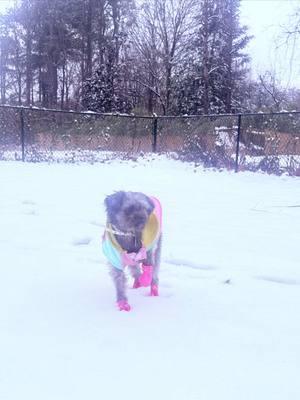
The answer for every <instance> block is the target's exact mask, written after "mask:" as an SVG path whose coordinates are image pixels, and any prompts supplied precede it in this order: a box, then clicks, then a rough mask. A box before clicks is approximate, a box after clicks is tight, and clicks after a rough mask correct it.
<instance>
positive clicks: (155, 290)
mask: <svg viewBox="0 0 300 400" xmlns="http://www.w3.org/2000/svg"><path fill="white" fill-rule="evenodd" d="M150 296H158V285H155V284H153V285H151V290H150Z"/></svg>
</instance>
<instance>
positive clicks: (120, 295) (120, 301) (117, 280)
mask: <svg viewBox="0 0 300 400" xmlns="http://www.w3.org/2000/svg"><path fill="white" fill-rule="evenodd" d="M110 275H111V277H112V279H113V282H114V285H115V289H116V296H117V305H118V307H119V310H120V311H130V305H129V304H128V300H127V296H126V277H125V274H124V272H123V271H122V270H120V269H118V268H115V267H113V266H112V265H111V266H110Z"/></svg>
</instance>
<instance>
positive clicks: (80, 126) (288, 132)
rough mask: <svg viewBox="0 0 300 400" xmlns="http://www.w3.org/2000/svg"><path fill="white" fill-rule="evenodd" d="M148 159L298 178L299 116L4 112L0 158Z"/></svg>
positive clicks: (15, 109)
mask: <svg viewBox="0 0 300 400" xmlns="http://www.w3.org/2000/svg"><path fill="white" fill-rule="evenodd" d="M151 152H158V153H164V154H168V155H169V156H170V157H176V158H179V159H180V160H182V161H188V162H194V163H196V164H198V165H204V166H205V167H213V168H219V169H220V168H226V169H234V170H235V171H238V170H250V171H264V172H268V173H273V174H277V175H280V174H283V173H287V174H289V175H300V112H292V113H275V114H244V115H207V116H182V117H136V116H129V115H110V114H97V113H91V112H70V111H59V110H44V109H36V108H26V107H11V106H0V159H5V160H23V161H32V162H39V161H58V162H59V161H63V162H77V161H88V162H95V161H102V162H105V161H107V160H111V159H115V158H119V159H120V158H121V159H136V158H137V157H139V156H140V155H143V154H145V153H151Z"/></svg>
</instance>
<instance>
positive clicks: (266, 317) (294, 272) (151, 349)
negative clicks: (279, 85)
mask: <svg viewBox="0 0 300 400" xmlns="http://www.w3.org/2000/svg"><path fill="white" fill-rule="evenodd" d="M0 188H1V194H0V399H1V400H20V399H22V400H77V399H78V400H83V399H88V400H93V399H95V400H99V399H105V400H114V399H124V400H125V399H126V400H127V399H128V400H130V399H132V400H140V399H141V400H153V399H157V400H227V399H228V400H248V399H249V400H254V399H255V400H267V399H270V400H277V399H278V400H279V399H280V400H283V399H288V400H298V399H299V398H300V380H299V371H300V339H299V338H300V318H299V309H300V253H299V238H300V236H299V226H300V179H299V178H290V177H286V176H283V177H275V176H267V175H262V174H252V173H240V174H234V173H231V172H214V171H204V170H203V169H201V168H197V169H195V168H194V167H193V166H192V165H188V164H181V163H180V162H179V161H175V160H167V159H164V158H159V157H157V158H155V159H154V160H152V161H151V160H149V159H148V160H140V161H139V162H138V163H135V162H117V161H113V162H111V163H110V164H94V165H88V164H80V165H76V164H67V165H65V164H51V165H48V164H22V163H21V162H0ZM118 189H125V190H139V191H144V192H146V193H149V194H153V195H155V196H157V197H159V198H160V200H161V202H162V204H163V208H164V243H163V256H162V268H161V285H160V297H158V298H151V297H149V296H148V295H147V294H148V290H147V289H145V288H142V289H138V290H132V289H129V301H130V304H131V306H132V311H131V312H130V313H126V312H119V311H117V309H116V307H115V301H114V289H113V285H112V283H111V280H110V277H109V275H108V271H107V267H106V264H105V259H104V256H103V255H102V253H101V246H100V241H101V235H102V231H103V227H104V224H105V214H104V208H103V199H104V197H105V195H107V194H110V193H111V192H112V191H114V190H118Z"/></svg>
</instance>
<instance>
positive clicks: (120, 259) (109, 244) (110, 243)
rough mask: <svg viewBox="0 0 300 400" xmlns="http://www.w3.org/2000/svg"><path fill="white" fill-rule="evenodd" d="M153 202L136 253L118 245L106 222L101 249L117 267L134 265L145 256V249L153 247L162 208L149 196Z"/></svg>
mask: <svg viewBox="0 0 300 400" xmlns="http://www.w3.org/2000/svg"><path fill="white" fill-rule="evenodd" d="M150 198H151V200H152V201H153V203H154V210H153V212H152V213H151V214H150V215H149V218H148V221H147V223H146V225H145V228H144V230H143V232H142V244H143V246H142V248H141V249H140V250H139V252H138V253H127V251H125V250H124V249H122V247H121V246H120V245H119V243H118V241H117V240H116V238H115V235H114V233H113V229H112V226H111V225H110V224H109V223H108V224H107V227H106V230H105V232H104V235H103V239H102V250H103V253H104V254H105V256H106V257H107V259H108V261H109V262H110V263H111V264H112V265H113V266H114V267H115V268H117V269H119V270H123V269H124V267H126V266H130V265H136V264H138V263H139V262H141V261H142V260H145V259H146V257H147V251H150V250H153V249H155V247H156V245H157V242H158V240H159V238H160V234H161V225H162V210H161V204H160V202H159V201H158V200H157V199H156V198H155V197H150Z"/></svg>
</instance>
